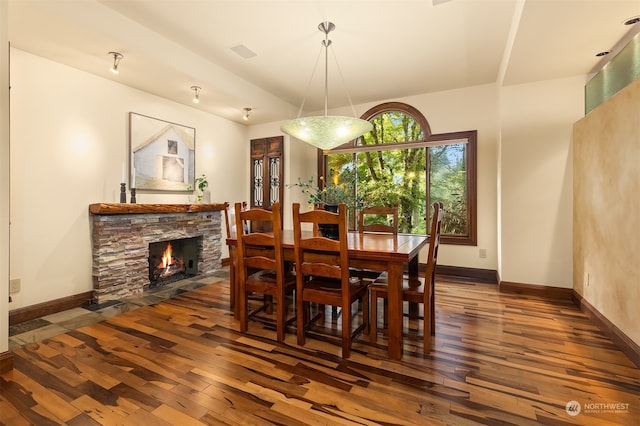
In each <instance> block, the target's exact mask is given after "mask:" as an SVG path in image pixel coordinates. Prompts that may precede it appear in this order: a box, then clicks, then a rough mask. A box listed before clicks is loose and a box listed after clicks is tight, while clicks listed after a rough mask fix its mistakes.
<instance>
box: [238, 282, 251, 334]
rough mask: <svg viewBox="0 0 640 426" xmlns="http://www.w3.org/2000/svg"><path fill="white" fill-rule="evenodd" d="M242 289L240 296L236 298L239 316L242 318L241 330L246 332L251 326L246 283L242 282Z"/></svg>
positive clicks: (239, 292)
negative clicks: (245, 288)
mask: <svg viewBox="0 0 640 426" xmlns="http://www.w3.org/2000/svg"><path fill="white" fill-rule="evenodd" d="M240 287H241V288H240V290H239V291H238V298H237V299H236V304H237V305H238V306H237V310H238V318H239V320H240V331H241V332H242V333H246V332H247V329H248V328H249V324H248V322H249V318H248V317H249V314H248V306H247V303H248V301H247V292H246V291H245V290H244V285H243V284H240Z"/></svg>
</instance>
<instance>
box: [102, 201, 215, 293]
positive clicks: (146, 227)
mask: <svg viewBox="0 0 640 426" xmlns="http://www.w3.org/2000/svg"><path fill="white" fill-rule="evenodd" d="M224 208H225V204H91V205H90V206H89V212H90V213H91V238H92V243H93V244H92V246H93V273H92V275H93V289H94V291H93V294H94V301H95V302H96V303H101V302H104V301H105V300H111V299H121V298H123V297H125V296H130V295H134V294H139V293H142V292H143V291H144V290H145V289H147V288H149V284H150V282H149V243H154V242H159V241H169V240H176V239H181V238H191V237H199V236H201V237H202V239H200V243H199V247H198V265H197V275H201V274H206V273H210V272H213V271H214V270H216V269H218V268H220V266H221V263H220V257H221V251H220V249H221V243H220V238H221V228H220V223H221V211H222V210H223V209H224Z"/></svg>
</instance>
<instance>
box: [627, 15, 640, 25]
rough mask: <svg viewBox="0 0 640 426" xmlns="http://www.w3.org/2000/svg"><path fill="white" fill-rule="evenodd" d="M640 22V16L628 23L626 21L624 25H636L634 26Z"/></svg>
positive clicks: (628, 20)
mask: <svg viewBox="0 0 640 426" xmlns="http://www.w3.org/2000/svg"><path fill="white" fill-rule="evenodd" d="M638 22H640V16H634V17H633V18H629V19H627V20H626V21H624V24H625V25H634V24H637V23H638Z"/></svg>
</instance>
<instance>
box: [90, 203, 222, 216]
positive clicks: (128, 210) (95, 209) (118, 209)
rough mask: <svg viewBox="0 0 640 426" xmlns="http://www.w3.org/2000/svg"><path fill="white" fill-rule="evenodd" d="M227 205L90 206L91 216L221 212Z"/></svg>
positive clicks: (116, 204) (103, 204) (114, 204)
mask: <svg viewBox="0 0 640 426" xmlns="http://www.w3.org/2000/svg"><path fill="white" fill-rule="evenodd" d="M226 207H227V203H219V204H126V203H96V204H90V205H89V212H90V213H91V214H144V213H200V212H209V211H220V210H224V209H225V208H226Z"/></svg>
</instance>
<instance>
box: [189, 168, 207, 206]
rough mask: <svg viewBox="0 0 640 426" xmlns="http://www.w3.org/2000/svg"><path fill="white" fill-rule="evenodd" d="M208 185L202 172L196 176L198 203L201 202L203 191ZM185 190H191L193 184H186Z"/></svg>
mask: <svg viewBox="0 0 640 426" xmlns="http://www.w3.org/2000/svg"><path fill="white" fill-rule="evenodd" d="M208 186H209V182H208V181H207V177H206V176H205V175H204V174H202V176H200V177H197V178H196V191H197V194H196V200H197V201H198V203H200V202H202V199H203V198H204V191H205V190H206V189H207V187H208ZM187 190H188V191H193V186H192V185H189V186H187Z"/></svg>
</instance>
